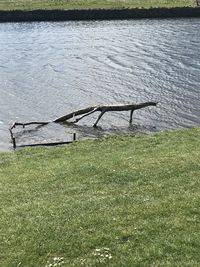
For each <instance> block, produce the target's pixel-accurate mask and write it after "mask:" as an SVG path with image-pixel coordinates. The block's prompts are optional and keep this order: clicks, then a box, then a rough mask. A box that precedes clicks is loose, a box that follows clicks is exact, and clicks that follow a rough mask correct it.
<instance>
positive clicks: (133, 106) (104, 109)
mask: <svg viewBox="0 0 200 267" xmlns="http://www.w3.org/2000/svg"><path fill="white" fill-rule="evenodd" d="M156 105H157V103H156V102H145V103H140V104H129V105H113V106H93V107H88V108H85V109H80V110H77V111H74V112H72V113H69V114H67V115H65V116H62V117H59V118H57V119H56V120H54V121H53V122H55V123H60V122H64V121H67V120H70V119H72V118H74V121H73V122H72V123H77V122H78V121H79V120H81V119H83V118H84V117H86V116H88V115H90V114H92V113H94V112H96V111H99V112H101V113H100V115H99V117H98V118H97V120H96V122H95V123H94V125H93V127H96V126H97V123H98V122H99V120H100V119H101V117H102V116H103V115H104V114H105V113H106V112H108V111H131V112H130V119H129V123H132V120H133V112H134V111H135V110H137V109H141V108H145V107H148V106H156ZM83 114H84V115H83ZM79 115H83V116H81V117H79V118H77V119H75V117H76V116H79Z"/></svg>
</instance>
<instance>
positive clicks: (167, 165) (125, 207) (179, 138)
mask: <svg viewBox="0 0 200 267" xmlns="http://www.w3.org/2000/svg"><path fill="white" fill-rule="evenodd" d="M199 140H200V129H190V130H184V131H173V132H163V133H158V134H151V135H136V136H116V137H115V136H114V137H108V138H104V139H103V140H89V141H82V142H77V143H74V144H72V145H68V146H61V147H56V148H51V149H47V148H35V149H25V150H21V151H17V152H15V153H1V154H0V191H1V192H0V248H1V249H0V266H2V267H17V266H20V267H22V266H23V267H36V266H37V267H47V266H48V267H52V266H65V267H71V266H75V267H80V266H85V267H86V266H93V267H96V266H106V267H107V266H118V267H134V266H138V267H142V266H147V267H149V266H153V267H155V266H159V267H160V266H163V267H167V266H173V267H174V266H176V267H179V266H180V267H184V266H187V267H188V266H191V267H195V266H200V254H199V249H200V209H199V207H200V161H199V158H200V142H199ZM59 262H60V265H58V263H59ZM51 264H52V265H51ZM56 264H57V265H56Z"/></svg>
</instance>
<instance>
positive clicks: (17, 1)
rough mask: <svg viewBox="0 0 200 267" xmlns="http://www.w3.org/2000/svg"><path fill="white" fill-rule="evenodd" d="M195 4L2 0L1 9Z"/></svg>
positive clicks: (188, 0)
mask: <svg viewBox="0 0 200 267" xmlns="http://www.w3.org/2000/svg"><path fill="white" fill-rule="evenodd" d="M183 6H192V7H194V6H195V0H148V1H147V0H117V1H116V0H0V10H36V9H48V10H52V9H61V10H63V9H65V10H68V9H99V8H101V9H110V8H140V7H143V8H150V7H183Z"/></svg>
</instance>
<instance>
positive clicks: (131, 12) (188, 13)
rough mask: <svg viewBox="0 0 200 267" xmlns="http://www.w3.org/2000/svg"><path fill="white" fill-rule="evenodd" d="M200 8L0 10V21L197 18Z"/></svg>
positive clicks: (199, 15)
mask: <svg viewBox="0 0 200 267" xmlns="http://www.w3.org/2000/svg"><path fill="white" fill-rule="evenodd" d="M197 17H200V8H197V7H194V8H193V7H177V8H150V9H145V8H133V9H126V8H124V9H88V10H33V11H22V10H13V11H0V23H5V22H33V21H84V20H86V21H88V20H124V19H125V20H129V19H166V18H197Z"/></svg>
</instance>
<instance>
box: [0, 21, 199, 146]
mask: <svg viewBox="0 0 200 267" xmlns="http://www.w3.org/2000/svg"><path fill="white" fill-rule="evenodd" d="M199 29H200V20H199V19H191V20H190V19H179V20H130V21H101V22H97V21H94V22H58V23H55V22H52V23H51V22H49V23H47V22H45V23H41V22H40V23H35V22H34V23H11V24H0V150H7V149H9V148H11V147H12V144H11V143H10V135H9V131H8V128H9V127H10V126H11V124H12V123H13V122H15V121H19V122H29V121H34V120H37V121H49V120H53V119H55V118H57V117H59V116H62V115H64V114H67V113H69V112H71V111H74V110H77V109H80V108H85V107H87V106H90V105H99V104H121V103H134V102H136V103H139V102H145V101H157V102H159V104H158V106H157V107H149V108H145V109H141V110H138V111H136V112H135V114H134V120H133V125H132V126H129V123H128V120H129V113H128V112H113V113H107V114H105V115H104V116H103V118H102V120H101V121H100V123H99V126H100V127H101V128H99V129H93V128H92V124H93V123H94V122H95V120H96V118H97V116H98V115H99V114H96V113H94V114H93V115H91V116H89V117H86V118H85V119H83V121H80V122H79V123H78V125H77V126H76V127H75V128H73V127H70V128H68V127H66V126H62V125H56V124H49V125H48V126H44V127H36V128H35V127H33V126H31V127H27V128H25V131H23V129H21V128H19V129H18V130H17V133H16V134H17V138H18V139H17V140H18V142H19V143H20V144H22V143H34V142H47V141H56V140H57V141H59V140H61V141H63V140H70V139H71V138H72V133H73V132H77V137H78V138H82V137H83V136H86V137H87V136H101V135H102V134H105V133H109V132H135V131H136V132H137V131H157V130H158V131H159V130H164V129H173V128H182V127H193V126H199V125H200V93H199V84H200V71H199V70H200V44H199V40H200V31H199ZM19 130H20V131H19Z"/></svg>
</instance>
